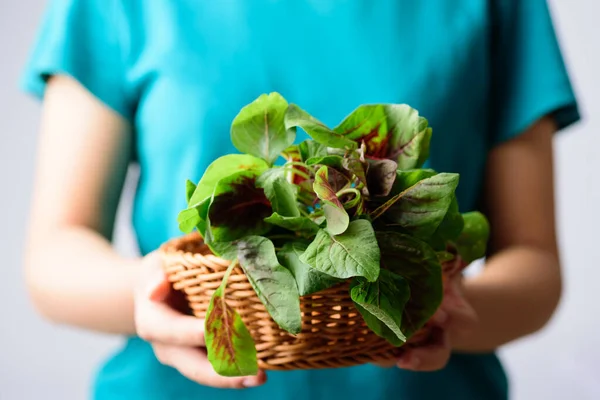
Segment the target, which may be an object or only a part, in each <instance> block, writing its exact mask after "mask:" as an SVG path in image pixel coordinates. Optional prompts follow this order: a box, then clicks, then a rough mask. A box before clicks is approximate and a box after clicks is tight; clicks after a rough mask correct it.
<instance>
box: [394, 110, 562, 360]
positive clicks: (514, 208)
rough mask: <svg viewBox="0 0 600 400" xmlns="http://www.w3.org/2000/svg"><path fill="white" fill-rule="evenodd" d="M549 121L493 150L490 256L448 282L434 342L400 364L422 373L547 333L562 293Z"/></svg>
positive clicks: (490, 164)
mask: <svg viewBox="0 0 600 400" xmlns="http://www.w3.org/2000/svg"><path fill="white" fill-rule="evenodd" d="M555 130H556V128H555V125H554V123H553V122H552V120H551V119H550V118H544V119H542V120H541V121H539V122H537V123H536V124H535V125H534V126H532V127H531V128H530V129H528V130H527V132H524V133H523V134H522V135H520V136H519V137H517V138H515V139H513V140H511V141H508V142H506V143H504V144H502V145H501V146H500V147H498V148H496V149H494V151H493V152H492V153H491V154H490V157H489V158H488V160H489V161H488V166H487V170H486V177H485V180H486V187H485V202H486V210H485V211H486V215H487V216H488V218H489V220H490V224H491V232H492V235H491V243H490V253H489V256H488V258H487V262H486V266H485V268H484V270H483V272H482V273H481V274H479V275H477V276H475V277H473V278H469V279H467V280H464V279H463V278H462V277H461V274H460V273H459V274H456V275H455V276H454V277H451V278H450V279H449V280H448V281H447V282H446V292H445V295H444V301H443V302H442V305H441V306H440V308H439V309H438V311H437V312H436V314H435V315H434V316H433V318H432V319H431V322H432V324H433V325H432V326H433V328H434V329H433V330H432V333H433V334H432V335H431V337H430V338H429V339H428V340H427V341H426V342H425V343H422V344H419V345H418V346H416V347H411V348H408V349H406V350H405V351H404V352H403V354H402V355H401V356H400V358H399V359H398V363H397V365H398V366H399V367H400V368H406V369H411V370H416V371H433V370H438V369H440V368H443V367H444V366H445V365H446V363H447V362H448V360H449V358H450V355H451V353H452V351H453V350H454V351H463V352H488V351H493V350H494V349H496V348H497V347H499V346H501V345H503V344H506V343H508V342H511V341H513V340H516V339H518V338H521V337H523V336H526V335H528V334H531V333H533V332H536V331H538V330H539V329H541V328H542V327H543V326H544V325H545V324H546V323H547V322H548V320H549V319H550V317H551V316H552V314H553V313H554V310H555V309H556V307H557V305H558V302H559V299H560V295H561V273H560V265H559V260H558V259H559V257H558V251H557V244H556V233H555V228H554V220H555V218H554V200H553V199H554V186H553V179H554V177H553V161H552V160H553V151H552V138H553V135H554V132H555Z"/></svg>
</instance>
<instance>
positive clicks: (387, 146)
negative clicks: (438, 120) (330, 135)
mask: <svg viewBox="0 0 600 400" xmlns="http://www.w3.org/2000/svg"><path fill="white" fill-rule="evenodd" d="M334 132H336V133H338V134H341V135H343V136H345V137H347V138H348V139H351V140H353V141H355V142H357V143H365V144H366V147H367V151H366V155H367V157H369V158H375V159H390V160H394V161H396V162H397V163H398V167H399V168H400V169H411V168H420V167H421V166H423V164H424V163H425V161H426V160H427V158H428V157H429V143H430V141H431V128H429V127H428V123H427V120H426V119H425V118H422V117H419V113H418V112H417V110H415V109H414V108H412V107H410V106H408V105H406V104H373V105H362V106H359V107H358V108H356V109H355V110H354V111H353V112H352V113H351V114H350V115H348V116H347V117H346V118H345V119H344V120H343V121H342V122H341V123H340V124H339V125H338V126H337V127H335V128H334Z"/></svg>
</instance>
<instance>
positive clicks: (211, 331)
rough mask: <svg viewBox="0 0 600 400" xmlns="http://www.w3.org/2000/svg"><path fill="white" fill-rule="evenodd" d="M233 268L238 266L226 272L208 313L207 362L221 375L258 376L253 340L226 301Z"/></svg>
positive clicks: (206, 320) (206, 335)
mask: <svg viewBox="0 0 600 400" xmlns="http://www.w3.org/2000/svg"><path fill="white" fill-rule="evenodd" d="M233 267H235V264H231V266H230V267H229V269H228V270H227V272H226V273H225V277H224V278H223V282H222V283H221V286H219V287H218V289H217V290H216V291H215V292H214V294H213V296H212V298H211V299H210V304H209V306H208V310H207V311H206V319H205V329H204V331H205V332H204V335H205V340H206V350H207V356H208V361H210V363H211V365H212V366H213V368H214V369H215V371H216V372H217V373H218V374H219V375H222V376H247V375H256V374H257V373H258V361H257V357H256V348H255V344H254V340H253V339H252V336H251V335H250V332H249V331H248V328H246V325H244V322H243V321H242V318H241V317H240V315H239V314H238V313H237V312H236V311H235V310H234V309H233V308H231V307H230V306H229V304H227V301H226V299H225V287H226V285H227V281H228V279H229V275H230V273H231V270H232V269H233Z"/></svg>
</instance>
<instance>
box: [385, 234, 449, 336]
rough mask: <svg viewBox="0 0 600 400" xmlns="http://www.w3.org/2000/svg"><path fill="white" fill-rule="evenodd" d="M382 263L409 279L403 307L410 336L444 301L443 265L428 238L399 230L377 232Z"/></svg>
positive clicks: (405, 323) (402, 325) (405, 327)
mask: <svg viewBox="0 0 600 400" xmlns="http://www.w3.org/2000/svg"><path fill="white" fill-rule="evenodd" d="M377 241H378V243H379V246H380V249H381V266H382V268H383V269H386V270H388V271H392V272H394V273H395V274H397V275H399V276H401V277H402V278H404V279H405V280H406V281H407V282H408V286H409V288H410V299H409V300H408V303H407V304H406V307H405V308H404V312H403V316H402V324H401V330H402V332H403V333H404V335H406V336H407V337H410V336H412V335H413V334H414V333H415V332H417V331H418V330H419V329H421V328H422V327H423V325H425V322H427V321H428V320H429V318H431V317H432V316H433V314H434V313H435V311H436V310H437V309H438V307H439V306H440V304H441V302H442V297H443V285H442V268H441V265H440V262H439V260H438V256H437V254H436V253H435V251H433V249H432V248H431V247H429V246H428V245H427V244H426V243H425V242H423V241H421V240H419V239H417V238H415V237H413V236H410V235H404V234H401V233H397V232H378V233H377Z"/></svg>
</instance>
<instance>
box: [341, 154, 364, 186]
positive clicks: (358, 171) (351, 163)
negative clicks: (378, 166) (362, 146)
mask: <svg viewBox="0 0 600 400" xmlns="http://www.w3.org/2000/svg"><path fill="white" fill-rule="evenodd" d="M342 166H343V168H344V169H345V170H346V171H348V172H349V173H350V176H351V177H352V178H354V177H355V178H357V179H358V180H359V181H360V182H361V183H362V184H363V185H365V186H366V185H367V169H368V164H367V163H366V162H362V161H361V160H360V159H358V158H344V161H343V163H342Z"/></svg>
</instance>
